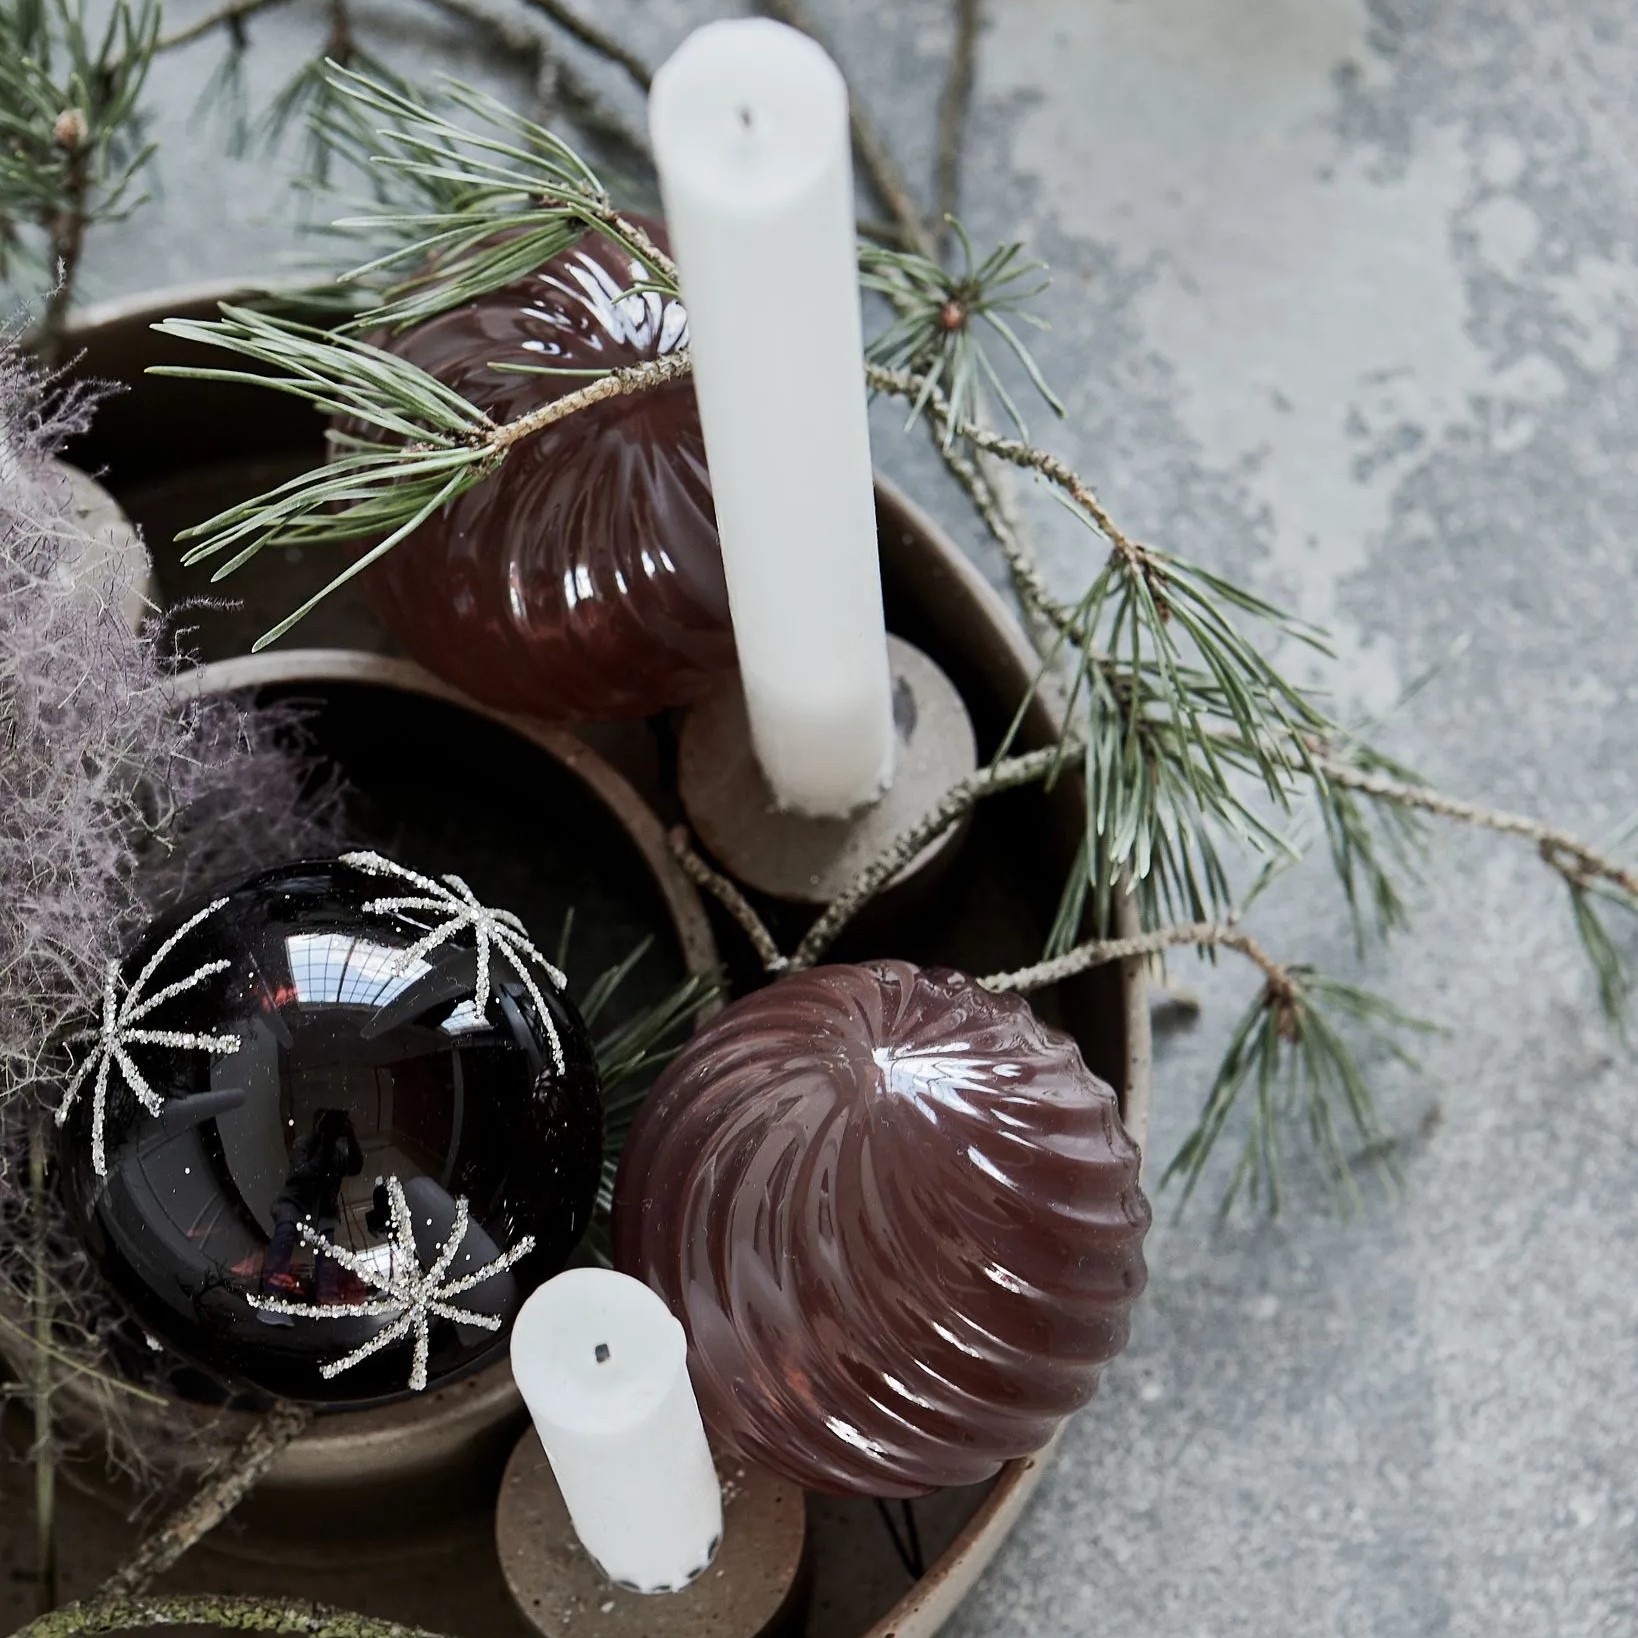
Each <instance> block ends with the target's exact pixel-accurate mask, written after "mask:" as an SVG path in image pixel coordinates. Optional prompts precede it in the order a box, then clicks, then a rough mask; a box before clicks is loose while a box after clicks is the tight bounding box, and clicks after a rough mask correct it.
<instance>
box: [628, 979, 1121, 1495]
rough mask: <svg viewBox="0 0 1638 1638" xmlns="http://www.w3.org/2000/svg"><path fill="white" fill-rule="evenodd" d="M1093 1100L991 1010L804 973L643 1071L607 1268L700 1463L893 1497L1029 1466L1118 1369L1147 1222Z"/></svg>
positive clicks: (1072, 1053)
mask: <svg viewBox="0 0 1638 1638" xmlns="http://www.w3.org/2000/svg"><path fill="white" fill-rule="evenodd" d="M1138 1163H1139V1156H1138V1151H1137V1146H1136V1145H1135V1144H1134V1143H1133V1142H1132V1141H1131V1139H1130V1138H1129V1137H1128V1136H1127V1135H1126V1132H1125V1130H1124V1128H1123V1127H1122V1126H1121V1122H1120V1113H1119V1107H1118V1102H1117V1099H1116V1097H1115V1094H1114V1092H1113V1091H1112V1090H1111V1089H1110V1088H1109V1087H1108V1086H1106V1085H1105V1084H1104V1083H1103V1082H1102V1081H1100V1080H1098V1079H1097V1077H1096V1076H1094V1075H1093V1074H1092V1073H1091V1072H1090V1071H1089V1070H1088V1069H1087V1067H1086V1064H1085V1062H1084V1061H1083V1060H1082V1058H1081V1055H1080V1051H1079V1049H1078V1048H1077V1047H1076V1045H1075V1043H1074V1042H1073V1041H1072V1040H1071V1039H1070V1038H1069V1037H1068V1036H1067V1035H1064V1034H1061V1033H1060V1032H1059V1031H1057V1030H1054V1029H1049V1028H1047V1027H1046V1026H1045V1025H1043V1024H1042V1023H1041V1022H1040V1021H1039V1020H1038V1019H1037V1018H1036V1017H1035V1015H1034V1014H1033V1013H1032V1012H1031V1011H1030V1009H1029V1007H1028V1006H1027V1004H1026V1003H1025V1002H1024V1001H1023V1000H1021V999H1020V998H1019V997H1017V996H1014V995H998V994H992V993H990V992H989V991H987V990H984V989H982V988H981V987H979V986H978V985H977V984H975V983H974V982H973V981H972V980H971V979H968V978H965V977H963V976H962V975H961V974H959V973H952V972H941V971H923V970H922V969H920V968H917V967H914V966H911V965H910V964H909V963H907V962H902V961H882V962H872V963H868V964H866V965H863V966H835V967H820V968H816V969H814V970H813V971H810V972H805V973H799V974H794V975H792V976H789V977H786V978H782V979H779V980H778V981H777V982H775V983H773V984H771V985H769V986H768V987H767V988H766V989H764V990H761V991H759V992H758V993H756V994H755V995H751V996H748V997H746V998H745V999H744V1000H742V1001H739V1002H738V1003H736V1004H735V1005H734V1006H732V1007H730V1008H729V1009H728V1010H727V1011H726V1012H724V1013H723V1014H722V1015H721V1017H720V1018H718V1019H717V1020H716V1022H715V1023H713V1024H712V1025H711V1026H710V1027H709V1028H707V1029H705V1030H704V1031H702V1032H701V1033H700V1034H699V1035H697V1036H696V1037H695V1038H694V1039H693V1041H691V1042H690V1043H689V1045H688V1046H687V1047H685V1048H684V1049H683V1051H682V1053H681V1054H680V1055H679V1056H678V1057H677V1059H676V1060H675V1061H674V1062H673V1063H672V1064H671V1066H670V1067H669V1068H668V1069H667V1070H666V1072H665V1073H664V1075H663V1076H662V1077H661V1079H660V1081H659V1083H658V1085H657V1086H656V1087H655V1089H654V1091H653V1093H652V1094H651V1095H650V1097H649V1099H648V1101H647V1103H646V1104H645V1105H644V1108H643V1111H642V1113H641V1115H640V1116H639V1118H638V1121H637V1125H636V1127H635V1128H634V1130H633V1132H632V1135H631V1138H630V1139H629V1141H628V1143H627V1145H626V1150H625V1155H624V1159H623V1161H622V1164H621V1170H620V1176H619V1180H618V1183H617V1186H616V1191H615V1204H614V1231H615V1261H616V1264H617V1266H618V1267H620V1268H621V1269H623V1270H624V1271H626V1272H627V1273H631V1274H635V1275H637V1276H638V1277H639V1278H642V1279H644V1280H646V1281H647V1282H648V1283H649V1284H650V1285H651V1286H653V1287H654V1289H655V1290H656V1291H658V1292H659V1293H660V1294H661V1295H662V1296H663V1297H665V1299H666V1301H667V1302H668V1303H669V1304H670V1306H671V1308H672V1310H673V1312H674V1313H676V1314H677V1316H678V1317H679V1318H680V1319H681V1320H682V1322H683V1324H684V1326H685V1327H686V1328H687V1331H688V1335H689V1346H690V1353H689V1360H690V1371H691V1374H692V1377H693V1381H694V1386H695V1388H696V1390H697V1392H698V1394H699V1398H700V1408H701V1411H702V1412H703V1414H704V1416H705V1420H706V1425H707V1426H708V1427H709V1428H710V1429H711V1431H712V1432H713V1434H714V1435H715V1436H716V1438H717V1440H718V1441H719V1442H720V1443H721V1444H723V1445H726V1446H727V1447H729V1448H731V1449H733V1450H735V1451H737V1452H738V1453H739V1454H741V1455H743V1456H746V1457H748V1458H750V1459H751V1460H753V1461H755V1462H758V1463H760V1464H762V1465H763V1466H766V1467H769V1468H772V1469H773V1470H774V1471H776V1472H779V1473H783V1474H784V1475H786V1476H787V1477H788V1478H791V1479H794V1480H796V1481H797V1482H798V1483H801V1484H803V1485H806V1486H807V1487H809V1488H810V1489H817V1490H827V1491H838V1492H862V1493H865V1494H871V1495H882V1496H908V1495H916V1494H920V1493H922V1492H924V1491H927V1490H931V1489H935V1488H938V1487H940V1486H944V1485H952V1484H971V1483H975V1482H977V1481H979V1480H982V1479H984V1478H986V1477H988V1476H989V1475H990V1474H992V1473H994V1472H995V1471H996V1469H997V1468H998V1467H999V1466H1000V1464H1001V1463H1002V1462H1004V1461H1006V1460H1007V1459H1009V1458H1011V1457H1015V1456H1022V1455H1027V1454H1028V1453H1030V1452H1031V1451H1034V1450H1038V1449H1039V1448H1040V1447H1041V1446H1042V1445H1044V1444H1045V1443H1046V1442H1047V1440H1048V1439H1050V1438H1051V1436H1052V1433H1053V1430H1054V1429H1055V1428H1056V1426H1057V1425H1058V1423H1059V1421H1060V1420H1061V1419H1062V1418H1063V1417H1064V1416H1066V1415H1068V1414H1069V1413H1070V1412H1071V1411H1073V1410H1075V1409H1076V1408H1077V1407H1078V1406H1080V1405H1082V1404H1084V1403H1085V1402H1086V1401H1087V1399H1089V1398H1090V1397H1091V1395H1092V1392H1093V1390H1094V1388H1095V1387H1096V1385H1097V1380H1098V1373H1099V1370H1100V1368H1101V1367H1102V1366H1103V1365H1104V1364H1105V1363H1106V1362H1107V1361H1109V1360H1110V1359H1112V1358H1113V1357H1114V1356H1115V1355H1116V1354H1118V1353H1119V1352H1120V1350H1121V1348H1122V1347H1124V1346H1125V1343H1126V1338H1127V1333H1128V1329H1129V1325H1130V1310H1131V1306H1132V1303H1133V1302H1134V1301H1135V1300H1136V1298H1137V1296H1138V1293H1139V1292H1140V1291H1141V1290H1142V1289H1143V1284H1144V1278H1145V1272H1144V1264H1143V1251H1142V1244H1143V1236H1144V1232H1145V1230H1146V1229H1147V1228H1148V1224H1149V1207H1148V1204H1147V1202H1146V1201H1145V1200H1144V1197H1143V1194H1142V1192H1141V1190H1140V1189H1139V1186H1138Z"/></svg>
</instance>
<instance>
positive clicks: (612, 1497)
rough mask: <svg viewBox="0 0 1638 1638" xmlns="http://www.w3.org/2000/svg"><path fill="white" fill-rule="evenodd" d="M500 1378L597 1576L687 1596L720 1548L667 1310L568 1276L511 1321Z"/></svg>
mask: <svg viewBox="0 0 1638 1638" xmlns="http://www.w3.org/2000/svg"><path fill="white" fill-rule="evenodd" d="M512 1374H513V1376H514V1377H516V1379H517V1384H518V1388H519V1391H520V1392H521V1393H522V1394H523V1397H524V1401H525V1402H526V1403H527V1404H528V1406H529V1414H530V1416H531V1417H532V1418H533V1419H534V1424H535V1431H536V1432H537V1433H538V1434H539V1435H540V1442H541V1444H542V1445H543V1446H544V1447H545V1450H546V1456H547V1459H548V1460H549V1461H550V1462H551V1464H552V1474H553V1477H554V1478H556V1480H557V1485H558V1489H559V1490H561V1491H562V1493H563V1501H564V1505H565V1506H566V1507H567V1508H568V1512H569V1519H570V1522H571V1523H572V1524H573V1525H574V1528H575V1534H576V1535H578V1536H579V1537H580V1542H581V1545H582V1546H583V1547H584V1548H585V1549H586V1551H587V1552H588V1553H589V1554H590V1555H591V1556H592V1558H593V1559H594V1560H595V1561H596V1562H597V1564H598V1566H599V1567H600V1568H601V1569H602V1571H603V1573H604V1574H605V1575H606V1576H608V1578H609V1579H610V1580H611V1581H613V1582H615V1583H616V1584H618V1585H619V1586H622V1587H626V1588H629V1589H630V1590H632V1591H634V1592H645V1593H658V1592H675V1591H677V1590H678V1589H679V1588H681V1587H685V1586H687V1584H688V1583H689V1582H690V1581H692V1580H693V1579H694V1577H695V1576H697V1575H698V1574H699V1573H700V1572H701V1571H702V1570H703V1569H705V1567H706V1566H707V1565H708V1564H709V1563H710V1562H711V1558H712V1555H713V1554H714V1553H715V1552H716V1550H717V1544H718V1543H719V1542H720V1541H721V1539H722V1487H721V1485H720V1484H719V1483H718V1482H717V1472H716V1465H715V1463H714V1462H713V1461H712V1459H711V1450H710V1446H709V1445H707V1443H706V1441H705V1428H704V1425H703V1424H702V1423H701V1421H700V1412H699V1406H698V1405H697V1404H696V1403H695V1400H694V1389H693V1386H692V1384H691V1383H690V1382H689V1380H688V1342H687V1338H686V1337H685V1336H684V1334H683V1328H682V1326H681V1325H680V1324H679V1323H678V1321H677V1320H676V1318H675V1317H674V1316H673V1315H672V1313H671V1310H670V1309H668V1308H667V1307H666V1305H665V1303H664V1302H663V1301H662V1300H661V1299H660V1298H659V1297H658V1296H656V1295H655V1293H654V1292H652V1291H651V1290H649V1288H648V1287H647V1286H646V1285H644V1284H643V1283H642V1282H641V1281H640V1280H634V1279H631V1278H630V1277H629V1276H628V1275H625V1274H616V1273H615V1272H614V1271H613V1270H612V1269H606V1268H572V1269H569V1270H568V1271H567V1272H566V1273H563V1274H559V1275H558V1276H557V1277H556V1279H552V1280H548V1281H547V1282H546V1283H545V1285H543V1286H541V1287H540V1288H539V1289H538V1290H537V1291H535V1292H534V1294H533V1295H532V1296H531V1297H530V1298H529V1300H528V1301H527V1302H526V1303H524V1305H523V1308H522V1310H521V1311H520V1312H519V1314H518V1317H517V1320H516V1323H515V1324H514V1325H513V1327H512Z"/></svg>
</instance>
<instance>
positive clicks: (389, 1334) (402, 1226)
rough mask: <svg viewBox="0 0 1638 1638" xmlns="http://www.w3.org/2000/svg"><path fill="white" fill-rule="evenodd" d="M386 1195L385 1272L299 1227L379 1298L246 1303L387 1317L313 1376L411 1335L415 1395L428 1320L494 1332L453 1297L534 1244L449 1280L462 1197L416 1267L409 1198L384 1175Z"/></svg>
mask: <svg viewBox="0 0 1638 1638" xmlns="http://www.w3.org/2000/svg"><path fill="white" fill-rule="evenodd" d="M387 1198H388V1201H389V1203H390V1208H391V1213H392V1264H391V1268H390V1271H389V1272H388V1273H386V1274H383V1273H382V1272H381V1270H380V1268H379V1266H378V1264H377V1262H376V1261H375V1259H374V1258H373V1257H371V1256H369V1255H365V1254H360V1253H358V1252H354V1251H348V1250H347V1249H345V1248H344V1247H342V1246H338V1245H334V1244H332V1243H331V1242H330V1241H329V1240H327V1239H325V1238H324V1236H323V1235H322V1234H319V1233H318V1232H317V1231H316V1230H315V1229H312V1228H310V1227H309V1226H308V1225H307V1224H305V1223H303V1224H301V1225H300V1231H301V1237H302V1239H303V1240H305V1241H306V1242H307V1244H308V1245H310V1246H311V1247H312V1248H313V1249H314V1251H316V1252H318V1253H319V1254H321V1255H323V1256H326V1257H331V1258H333V1259H334V1260H335V1261H336V1262H337V1263H339V1264H340V1265H341V1266H342V1267H343V1268H345V1269H346V1270H348V1272H349V1273H352V1274H356V1275H357V1276H358V1277H359V1278H360V1279H361V1280H363V1281H364V1282H365V1283H366V1284H368V1285H372V1286H374V1287H376V1289H377V1290H378V1291H379V1292H380V1293H381V1294H380V1296H379V1297H376V1298H374V1299H372V1300H370V1301H367V1302H361V1303H303V1302H287V1301H286V1300H285V1299H283V1298H282V1297H263V1296H258V1295H255V1294H253V1293H248V1294H247V1299H246V1300H247V1301H248V1302H249V1303H250V1306H251V1307H252V1308H256V1309H261V1310H263V1311H265V1312H267V1313H272V1314H286V1315H289V1316H290V1317H291V1318H293V1319H329V1320H340V1319H365V1318H371V1317H377V1318H380V1317H388V1316H390V1323H388V1324H386V1325H384V1326H382V1328H381V1329H380V1330H379V1331H377V1332H376V1333H375V1335H374V1336H372V1337H371V1338H370V1339H369V1341H368V1342H365V1343H362V1344H360V1346H358V1347H357V1348H355V1349H353V1351H352V1352H351V1353H350V1354H344V1355H343V1356H342V1357H341V1358H340V1359H334V1360H331V1361H329V1362H328V1363H327V1364H324V1365H321V1366H320V1367H319V1374H320V1375H321V1376H322V1377H324V1379H325V1380H326V1381H329V1380H330V1379H331V1378H332V1377H337V1376H340V1375H341V1373H342V1372H343V1371H348V1370H351V1369H352V1368H353V1366H355V1365H357V1364H358V1363H359V1362H360V1361H361V1360H365V1359H368V1358H369V1357H370V1355H372V1354H376V1353H379V1352H380V1351H381V1350H382V1349H383V1348H390V1347H392V1345H393V1344H394V1343H396V1342H399V1341H402V1339H403V1338H404V1337H406V1336H411V1335H413V1337H414V1341H415V1353H414V1357H413V1359H412V1361H411V1364H410V1378H409V1385H410V1387H411V1389H412V1390H413V1391H415V1392H416V1393H419V1392H420V1391H421V1390H422V1389H423V1388H425V1387H426V1385H427V1352H428V1348H429V1346H430V1336H431V1328H432V1321H433V1320H434V1319H447V1320H453V1321H454V1322H455V1323H456V1324H457V1325H476V1326H478V1327H479V1328H480V1329H482V1330H485V1331H498V1330H500V1328H501V1321H500V1320H499V1319H498V1318H497V1317H496V1316H495V1315H493V1314H480V1313H477V1312H475V1311H474V1310H472V1309H470V1308H462V1307H460V1306H458V1305H457V1304H456V1303H455V1301H454V1299H455V1298H456V1297H459V1296H461V1295H462V1294H463V1293H465V1292H467V1291H470V1290H472V1289H473V1288H474V1287H475V1286H479V1285H482V1284H483V1283H484V1281H485V1280H488V1279H491V1278H493V1277H494V1276H495V1275H496V1274H500V1273H503V1272H504V1271H505V1270H506V1269H508V1268H510V1267H511V1266H512V1265H513V1263H515V1262H518V1261H519V1260H520V1259H522V1258H524V1257H527V1256H528V1255H529V1253H530V1252H531V1251H533V1250H534V1248H535V1241H534V1236H533V1235H529V1234H526V1235H524V1237H523V1238H522V1239H521V1240H519V1241H518V1243H517V1244H516V1245H515V1246H513V1247H512V1248H511V1250H510V1251H504V1252H502V1253H501V1254H500V1256H498V1257H496V1258H494V1259H493V1261H491V1262H487V1263H485V1264H484V1265H483V1266H482V1267H481V1268H479V1269H476V1270H475V1271H474V1272H472V1273H470V1274H463V1275H461V1276H460V1277H459V1278H458V1279H453V1280H451V1279H449V1278H448V1276H449V1270H450V1267H451V1265H452V1264H453V1263H454V1261H455V1258H456V1257H457V1255H459V1253H460V1249H461V1243H462V1242H463V1241H464V1240H465V1239H466V1231H467V1223H468V1212H467V1203H466V1201H465V1200H464V1199H458V1200H456V1202H455V1221H454V1223H453V1224H452V1225H451V1227H450V1231H449V1236H448V1238H447V1239H445V1240H444V1241H443V1242H442V1243H441V1244H440V1245H439V1246H438V1247H437V1248H436V1249H435V1251H434V1252H433V1257H432V1261H431V1263H430V1264H428V1265H427V1266H426V1267H425V1268H423V1267H422V1266H421V1256H420V1252H419V1250H418V1249H417V1247H416V1244H415V1229H414V1225H413V1221H412V1219H411V1216H410V1209H409V1202H408V1201H407V1200H406V1199H405V1198H404V1188H403V1185H402V1184H401V1183H400V1182H399V1181H398V1179H397V1178H396V1177H389V1178H388V1179H387Z"/></svg>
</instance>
